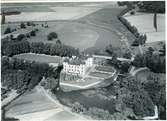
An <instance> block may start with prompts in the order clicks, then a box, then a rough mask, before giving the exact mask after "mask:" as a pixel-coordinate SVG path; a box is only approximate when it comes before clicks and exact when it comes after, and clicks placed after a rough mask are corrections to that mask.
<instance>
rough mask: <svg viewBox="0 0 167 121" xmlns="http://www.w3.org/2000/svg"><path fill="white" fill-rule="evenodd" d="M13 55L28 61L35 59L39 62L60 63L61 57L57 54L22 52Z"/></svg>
mask: <svg viewBox="0 0 167 121" xmlns="http://www.w3.org/2000/svg"><path fill="white" fill-rule="evenodd" d="M14 57H16V58H19V59H24V60H28V61H36V62H41V63H62V58H61V57H59V56H50V55H44V54H34V53H24V54H19V55H15V56H14Z"/></svg>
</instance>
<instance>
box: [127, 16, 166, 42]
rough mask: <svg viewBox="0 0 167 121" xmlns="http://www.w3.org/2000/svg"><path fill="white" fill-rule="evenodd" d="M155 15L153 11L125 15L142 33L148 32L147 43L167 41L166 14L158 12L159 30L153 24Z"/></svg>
mask: <svg viewBox="0 0 167 121" xmlns="http://www.w3.org/2000/svg"><path fill="white" fill-rule="evenodd" d="M153 16H154V15H153V14H152V13H136V15H125V16H124V17H125V18H126V19H127V20H128V21H129V22H130V23H131V24H132V25H134V26H136V27H137V29H138V30H139V32H140V33H144V34H145V33H146V35H147V41H146V43H152V42H156V41H165V14H157V28H158V31H157V32H156V31H155V29H154V26H153Z"/></svg>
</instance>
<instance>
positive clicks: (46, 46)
mask: <svg viewBox="0 0 167 121" xmlns="http://www.w3.org/2000/svg"><path fill="white" fill-rule="evenodd" d="M28 52H32V53H38V54H48V55H58V56H69V57H71V56H72V55H76V56H77V55H79V49H76V48H73V47H71V46H68V45H64V44H62V43H61V42H59V43H56V44H51V43H43V42H28V41H26V40H21V41H2V55H3V56H10V57H12V56H13V55H16V54H21V53H28Z"/></svg>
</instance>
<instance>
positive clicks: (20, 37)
mask: <svg viewBox="0 0 167 121" xmlns="http://www.w3.org/2000/svg"><path fill="white" fill-rule="evenodd" d="M24 38H25V35H24V34H20V35H18V36H17V40H18V41H21V40H23V39H24Z"/></svg>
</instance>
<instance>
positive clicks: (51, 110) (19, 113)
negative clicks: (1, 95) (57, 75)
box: [6, 88, 78, 121]
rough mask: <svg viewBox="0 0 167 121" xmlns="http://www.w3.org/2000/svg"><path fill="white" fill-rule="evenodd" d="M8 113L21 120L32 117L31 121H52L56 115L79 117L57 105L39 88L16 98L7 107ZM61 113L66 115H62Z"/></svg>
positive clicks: (58, 117)
mask: <svg viewBox="0 0 167 121" xmlns="http://www.w3.org/2000/svg"><path fill="white" fill-rule="evenodd" d="M6 114H7V116H9V117H13V116H14V117H16V118H20V120H21V121H30V119H31V121H37V120H38V121H39V120H42V121H50V120H53V119H54V118H55V117H57V118H56V119H57V120H67V119H71V120H73V119H77V118H78V117H75V116H74V115H72V114H71V113H68V112H66V111H64V110H63V109H62V108H60V107H59V106H58V105H55V103H53V102H52V101H51V100H49V99H48V98H47V97H46V96H45V94H44V93H43V92H42V91H40V90H38V89H37V88H35V89H33V90H32V91H30V92H27V93H26V94H24V95H22V96H21V97H19V98H18V99H16V100H15V101H14V102H13V103H12V104H11V105H9V106H8V107H7V113H6ZM60 114H61V115H63V116H64V117H61V116H60Z"/></svg>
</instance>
